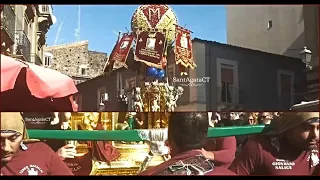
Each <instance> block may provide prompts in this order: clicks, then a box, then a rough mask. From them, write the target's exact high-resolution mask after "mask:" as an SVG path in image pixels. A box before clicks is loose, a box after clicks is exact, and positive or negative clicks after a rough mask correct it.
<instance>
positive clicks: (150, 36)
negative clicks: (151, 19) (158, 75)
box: [134, 29, 166, 69]
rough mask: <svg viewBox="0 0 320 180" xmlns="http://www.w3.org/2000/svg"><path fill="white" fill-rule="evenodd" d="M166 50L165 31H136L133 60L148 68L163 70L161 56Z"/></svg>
mask: <svg viewBox="0 0 320 180" xmlns="http://www.w3.org/2000/svg"><path fill="white" fill-rule="evenodd" d="M165 49H166V31H165V30H159V29H148V30H142V29H139V30H138V31H137V37H136V47H135V51H134V59H135V60H136V61H140V62H142V63H145V64H146V65H148V66H152V67H156V68H158V69H162V68H163V66H162V65H163V55H164V52H165Z"/></svg>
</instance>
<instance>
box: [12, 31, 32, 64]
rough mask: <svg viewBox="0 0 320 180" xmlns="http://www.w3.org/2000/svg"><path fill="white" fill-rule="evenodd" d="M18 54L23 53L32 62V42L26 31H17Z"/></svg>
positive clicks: (24, 57)
mask: <svg viewBox="0 0 320 180" xmlns="http://www.w3.org/2000/svg"><path fill="white" fill-rule="evenodd" d="M15 44H16V54H17V55H22V57H23V59H24V60H25V61H27V62H30V50H31V49H30V47H31V43H30V41H29V39H28V37H27V35H26V34H25V32H24V31H16V43H15Z"/></svg>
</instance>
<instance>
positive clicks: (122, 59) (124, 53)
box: [104, 33, 134, 72]
mask: <svg viewBox="0 0 320 180" xmlns="http://www.w3.org/2000/svg"><path fill="white" fill-rule="evenodd" d="M133 40H134V34H133V33H124V34H123V35H122V37H121V38H120V39H119V40H118V41H117V43H116V44H115V46H114V47H113V50H112V52H111V54H110V57H109V61H108V63H107V65H106V67H105V70H104V72H107V71H110V70H111V71H112V70H114V69H119V68H122V67H125V68H128V66H127V65H126V61H127V58H128V55H129V53H130V50H131V46H132V42H133Z"/></svg>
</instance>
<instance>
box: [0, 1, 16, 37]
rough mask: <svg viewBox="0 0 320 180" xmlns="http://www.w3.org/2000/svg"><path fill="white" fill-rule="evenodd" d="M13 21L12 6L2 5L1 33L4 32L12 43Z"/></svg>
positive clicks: (14, 16) (14, 17)
mask: <svg viewBox="0 0 320 180" xmlns="http://www.w3.org/2000/svg"><path fill="white" fill-rule="evenodd" d="M15 19H16V15H15V13H14V9H13V8H12V6H10V5H3V11H1V31H5V32H6V33H7V34H8V36H9V38H10V39H11V40H12V42H14V31H15V26H16V25H15V23H16V22H15Z"/></svg>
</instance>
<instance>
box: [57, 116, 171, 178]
mask: <svg viewBox="0 0 320 180" xmlns="http://www.w3.org/2000/svg"><path fill="white" fill-rule="evenodd" d="M160 113H162V114H164V112H160ZM145 114H146V113H136V112H81V113H65V117H66V121H65V122H63V123H62V124H63V125H62V129H64V130H74V131H77V130H86V131H93V130H124V131H125V130H130V129H131V128H132V126H131V125H130V122H129V120H130V118H134V119H135V121H136V122H140V124H141V125H142V126H143V124H148V123H149V122H148V120H147V119H145V118H143V116H144V115H145ZM161 117H162V118H163V119H162V120H163V121H164V122H167V119H164V118H166V117H167V116H165V115H161ZM139 118H140V119H141V120H140V119H139ZM142 126H135V128H136V129H138V128H139V130H141V133H142V134H141V136H144V137H146V136H148V129H140V128H143V127H142ZM163 126H166V124H163ZM143 133H145V134H143ZM67 143H69V144H74V145H76V149H77V154H78V155H77V157H82V156H83V157H84V156H86V155H87V154H88V153H89V155H90V158H91V160H92V169H91V173H90V175H134V174H136V173H137V172H138V171H139V169H141V166H143V164H144V161H145V159H146V157H147V156H149V155H148V154H150V153H149V152H150V146H149V144H147V143H144V142H108V143H109V144H108V148H106V146H105V148H102V149H101V151H104V150H105V151H108V150H110V148H111V146H112V147H113V148H114V149H116V150H117V151H118V152H119V156H118V157H117V158H115V159H113V160H112V161H111V162H104V161H101V160H98V159H97V157H94V155H93V153H92V143H93V142H91V143H88V142H80V141H67ZM111 149H112V148H111ZM101 154H103V153H101ZM163 161H164V159H163V157H161V156H155V157H154V158H153V159H152V161H151V160H149V161H148V165H149V166H155V165H158V164H160V163H161V162H163ZM72 162H73V163H72V166H74V167H78V166H80V165H78V164H81V162H77V161H74V160H73V161H72ZM69 164H70V163H69ZM85 165H87V166H90V165H89V163H87V164H85ZM82 166H83V165H82ZM82 168H84V167H82ZM73 169H75V170H78V169H81V168H79V167H78V168H73ZM75 173H76V172H75Z"/></svg>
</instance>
